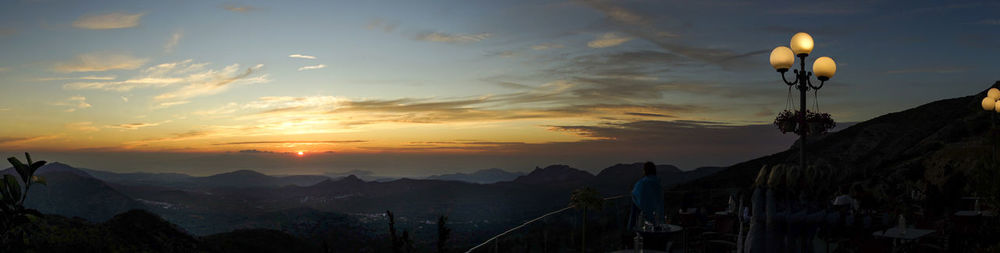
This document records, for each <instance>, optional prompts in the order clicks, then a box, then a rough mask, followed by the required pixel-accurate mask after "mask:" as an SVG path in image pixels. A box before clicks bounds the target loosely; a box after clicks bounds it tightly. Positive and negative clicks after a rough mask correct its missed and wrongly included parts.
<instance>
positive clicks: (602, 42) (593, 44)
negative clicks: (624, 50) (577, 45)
mask: <svg viewBox="0 0 1000 253" xmlns="http://www.w3.org/2000/svg"><path fill="white" fill-rule="evenodd" d="M629 40H632V38H631V37H625V36H620V35H618V34H616V33H605V34H602V35H601V36H598V37H597V38H595V39H594V40H591V41H590V42H587V46H588V47H590V48H605V47H613V46H617V45H621V44H622V43H625V42H628V41H629Z"/></svg>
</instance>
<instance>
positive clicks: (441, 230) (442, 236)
mask: <svg viewBox="0 0 1000 253" xmlns="http://www.w3.org/2000/svg"><path fill="white" fill-rule="evenodd" d="M447 222H448V217H445V216H444V215H441V217H438V241H437V249H438V253H444V252H446V250H445V243H446V242H447V241H448V238H449V237H451V229H450V228H448V226H447V225H446V224H445V223H447Z"/></svg>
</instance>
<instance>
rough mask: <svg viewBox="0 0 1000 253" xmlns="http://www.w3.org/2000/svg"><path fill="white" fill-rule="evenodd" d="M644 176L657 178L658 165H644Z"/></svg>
mask: <svg viewBox="0 0 1000 253" xmlns="http://www.w3.org/2000/svg"><path fill="white" fill-rule="evenodd" d="M642 175H643V176H655V175H656V164H653V162H646V164H643V165H642Z"/></svg>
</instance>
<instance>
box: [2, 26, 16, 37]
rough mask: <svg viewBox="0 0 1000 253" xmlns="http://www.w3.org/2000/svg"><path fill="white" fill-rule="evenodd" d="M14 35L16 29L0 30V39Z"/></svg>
mask: <svg viewBox="0 0 1000 253" xmlns="http://www.w3.org/2000/svg"><path fill="white" fill-rule="evenodd" d="M14 34H17V29H14V28H9V27H3V28H0V37H3V36H9V35H14Z"/></svg>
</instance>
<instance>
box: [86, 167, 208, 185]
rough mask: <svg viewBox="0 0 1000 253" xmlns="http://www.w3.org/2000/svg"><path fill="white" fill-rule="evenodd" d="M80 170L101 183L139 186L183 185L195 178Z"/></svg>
mask: <svg viewBox="0 0 1000 253" xmlns="http://www.w3.org/2000/svg"><path fill="white" fill-rule="evenodd" d="M80 170H82V171H84V172H87V174H90V175H91V176H93V177H94V178H97V179H100V180H101V181H104V182H108V183H115V184H140V185H148V184H154V185H171V184H174V185H177V184H183V183H191V181H192V180H194V178H195V177H193V176H191V175H188V174H181V173H148V172H132V173H115V172H108V171H103V170H94V169H86V168H80Z"/></svg>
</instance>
